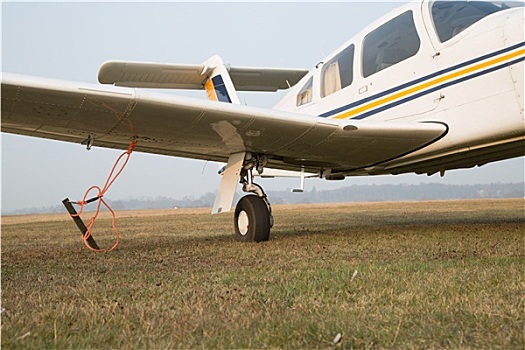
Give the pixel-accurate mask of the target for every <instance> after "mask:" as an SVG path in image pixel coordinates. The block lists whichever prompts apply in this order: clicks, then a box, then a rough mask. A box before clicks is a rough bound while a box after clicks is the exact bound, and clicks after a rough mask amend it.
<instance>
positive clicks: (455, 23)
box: [432, 1, 524, 43]
mask: <svg viewBox="0 0 525 350" xmlns="http://www.w3.org/2000/svg"><path fill="white" fill-rule="evenodd" d="M523 6H524V5H523V2H520V1H492V2H489V1H435V2H433V3H432V19H433V21H434V26H435V27H436V31H437V34H438V36H439V40H440V41H441V42H442V43H444V42H445V41H447V40H450V39H452V38H453V37H455V36H456V35H458V34H459V33H461V32H462V31H463V30H465V29H466V28H468V27H470V26H471V25H473V24H474V23H476V22H477V21H479V20H480V19H482V18H485V17H486V16H488V15H491V14H493V13H495V12H498V11H502V10H507V9H509V8H513V7H523Z"/></svg>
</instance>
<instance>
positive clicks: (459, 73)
mask: <svg viewBox="0 0 525 350" xmlns="http://www.w3.org/2000/svg"><path fill="white" fill-rule="evenodd" d="M523 54H525V49H521V50H518V51H515V52H512V53H509V54H507V55H504V56H501V57H498V58H495V59H492V60H489V61H487V62H483V63H479V64H476V65H474V66H471V67H468V68H464V69H462V70H459V71H457V72H452V73H449V74H447V75H444V76H442V77H439V78H435V79H433V80H430V81H428V82H426V83H422V84H421V85H417V86H414V87H412V88H409V89H407V90H404V91H400V92H397V93H395V94H393V95H390V96H387V97H383V98H380V99H378V100H375V101H372V102H370V103H367V104H365V105H363V106H360V107H356V108H354V109H351V110H349V111H347V112H344V113H342V114H339V115H337V116H335V117H332V118H333V119H346V118H350V117H353V116H355V115H356V114H360V113H362V112H365V111H368V110H370V109H373V108H375V107H378V106H381V105H383V104H386V103H388V102H391V101H394V100H397V99H400V98H402V97H405V96H408V95H411V94H413V93H415V92H418V91H421V90H425V89H427V88H429V87H432V86H434V85H437V84H440V83H443V82H446V81H448V80H452V79H455V78H458V77H461V76H464V75H467V74H469V73H472V72H474V71H477V70H481V69H483V68H486V67H489V66H492V65H496V64H498V63H501V62H503V61H506V60H510V59H512V58H514V57H517V56H520V55H523Z"/></svg>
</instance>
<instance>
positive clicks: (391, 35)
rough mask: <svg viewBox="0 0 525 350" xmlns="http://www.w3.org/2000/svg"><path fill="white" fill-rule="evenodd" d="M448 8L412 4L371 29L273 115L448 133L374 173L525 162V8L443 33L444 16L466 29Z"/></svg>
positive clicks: (300, 86)
mask: <svg viewBox="0 0 525 350" xmlns="http://www.w3.org/2000/svg"><path fill="white" fill-rule="evenodd" d="M440 4H443V5H442V8H440V7H439V6H440ZM440 4H437V5H436V4H435V3H434V2H429V1H426V0H425V1H423V2H422V3H415V2H413V3H409V4H407V5H405V6H404V7H401V8H399V9H397V10H395V11H392V12H391V13H390V14H388V15H387V16H385V17H384V18H382V19H381V20H379V21H377V22H375V23H373V24H372V25H370V26H368V27H367V28H365V29H364V30H363V31H362V32H361V33H360V34H358V35H356V36H355V37H353V38H352V39H351V40H349V41H348V42H346V43H345V44H344V45H342V46H341V47H340V48H339V49H338V50H336V51H335V52H334V53H333V54H331V55H330V56H328V57H327V58H326V59H324V60H323V61H322V62H320V63H319V64H318V65H317V66H316V67H315V68H314V69H313V70H312V71H311V72H310V73H309V74H307V75H306V76H305V77H304V78H303V79H302V80H301V82H299V83H298V84H297V85H296V86H295V87H294V88H293V89H292V90H291V91H290V93H289V94H288V95H287V96H286V97H285V98H284V99H283V100H282V101H281V102H279V103H278V104H277V105H276V107H275V108H277V109H281V110H286V111H294V112H299V113H304V114H309V115H317V116H320V117H324V118H335V119H363V120H374V121H402V122H426V121H432V122H440V123H444V124H446V125H447V126H448V133H447V134H446V136H444V137H443V138H442V139H440V140H439V141H437V142H435V143H433V144H431V145H428V146H426V147H423V148H422V149H420V150H418V151H416V152H413V153H410V154H408V155H405V156H404V157H401V158H397V159H395V160H392V161H389V162H386V163H384V164H380V165H377V166H375V167H371V168H369V169H366V170H365V172H366V173H368V174H380V173H401V172H405V171H404V170H403V169H404V166H405V165H406V166H409V165H410V164H412V167H411V169H414V167H413V164H414V162H417V163H420V164H421V168H420V169H419V170H418V168H417V167H416V172H419V173H434V172H436V171H445V170H448V169H454V168H464V167H472V166H475V165H482V164H485V163H487V162H490V161H495V160H500V159H506V158H511V157H515V156H520V155H523V154H524V153H525V151H524V135H525V121H524V105H523V93H524V91H523V76H524V70H523V60H524V57H525V43H524V34H523V33H524V32H523V23H524V11H523V7H518V8H511V9H505V10H501V11H498V12H495V13H492V14H490V15H486V16H482V17H481V19H479V20H477V21H475V22H474V23H472V24H469V26H468V27H467V28H456V31H454V30H453V28H444V29H443V28H440V30H441V32H440V33H438V32H439V30H438V29H436V27H439V26H440V24H439V23H438V22H439V20H440V19H439V18H438V17H440V18H441V20H442V21H449V22H447V24H446V25H451V24H450V23H456V24H458V23H460V22H461V18H460V19H454V20H451V19H450V18H448V17H447V16H449V17H450V16H458V15H457V13H458V12H457V11H456V12H452V11H455V9H447V8H445V7H446V6H448V5H447V4H445V3H444V2H443V3H440ZM489 5H490V3H487V6H489ZM433 6H435V8H433ZM473 11H476V9H473ZM433 12H434V13H433ZM467 20H469V19H468V18H467ZM411 22H412V23H411ZM441 26H442V27H443V25H441ZM458 26H459V24H458ZM447 30H448V32H447ZM403 40H404V41H405V42H403ZM345 64H346V65H347V66H350V68H348V67H347V68H346V71H344V69H345V68H342V67H343V66H344V65H345ZM327 65H329V66H330V67H327ZM338 72H339V74H338ZM334 77H335V78H334ZM394 168H395V169H396V170H392V169H394ZM389 169H390V170H389ZM407 169H408V168H407ZM347 175H352V174H351V173H348V174H347Z"/></svg>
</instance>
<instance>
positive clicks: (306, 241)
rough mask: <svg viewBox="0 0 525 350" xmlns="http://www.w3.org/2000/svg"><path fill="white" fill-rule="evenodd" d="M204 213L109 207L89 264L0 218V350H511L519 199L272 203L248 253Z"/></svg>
mask: <svg viewBox="0 0 525 350" xmlns="http://www.w3.org/2000/svg"><path fill="white" fill-rule="evenodd" d="M208 212H209V210H204V209H203V210H190V209H180V210H173V211H143V212H120V213H118V216H119V218H118V221H117V225H118V226H119V229H120V231H121V234H122V241H121V244H120V246H119V247H118V248H117V250H116V251H113V252H111V253H103V254H98V253H93V252H90V251H88V250H87V249H86V248H85V247H84V245H83V243H82V241H81V238H80V233H79V232H78V230H77V229H76V227H75V226H74V224H73V221H72V220H71V219H70V218H69V217H68V216H67V214H64V215H58V216H57V215H51V216H23V217H3V218H2V276H1V282H2V348H3V349H21V348H33V349H43V348H57V349H66V348H67V349H69V348H126V349H130V348H294V349H299V348H328V349H330V348H332V349H343V348H344V349H351V348H356V349H385V348H389V349H392V348H394V349H395V348H399V349H434V348H453V349H457V348H465V349H524V348H525V312H524V311H525V278H524V271H525V259H524V258H525V234H524V231H525V212H524V201H523V199H516V200H477V201H446V202H437V201H436V202H413V203H366V204H329V205H301V206H275V207H274V215H275V222H276V226H275V228H274V230H273V232H272V238H271V240H270V241H269V242H266V243H259V244H241V243H238V242H236V241H234V240H233V237H232V235H231V231H232V215H228V214H224V215H222V216H221V215H219V216H213V217H212V216H210V215H209V214H208ZM108 225H109V221H108V220H107V219H104V218H102V219H99V221H97V223H96V226H95V227H96V229H95V232H94V236H95V238H96V239H97V241H98V242H99V244H100V245H110V243H111V241H110V240H111V239H112V237H111V236H110V235H109V232H107V231H105V228H106V227H109V226H108ZM105 235H107V237H104V236H105ZM338 334H340V335H341V336H342V337H341V339H340V341H339V342H337V343H334V338H335V337H336V336H337V335H338Z"/></svg>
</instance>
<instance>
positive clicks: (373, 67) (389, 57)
mask: <svg viewBox="0 0 525 350" xmlns="http://www.w3.org/2000/svg"><path fill="white" fill-rule="evenodd" d="M420 45H421V40H420V39H419V36H418V34H417V30H416V26H415V24H414V17H413V14H412V11H407V12H405V13H403V14H401V15H399V16H397V17H396V18H394V19H392V20H390V21H388V22H386V23H385V24H383V25H382V26H380V27H378V28H377V29H375V30H374V31H372V32H370V33H369V34H368V35H367V36H366V37H365V40H364V42H363V76H364V77H365V78H366V77H368V76H371V75H372V74H375V73H377V72H379V71H382V70H383V69H385V68H388V67H390V66H393V65H394V64H396V63H399V62H401V61H404V60H406V59H407V58H409V57H412V56H414V55H415V54H416V53H417V52H418V51H419V47H420Z"/></svg>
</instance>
